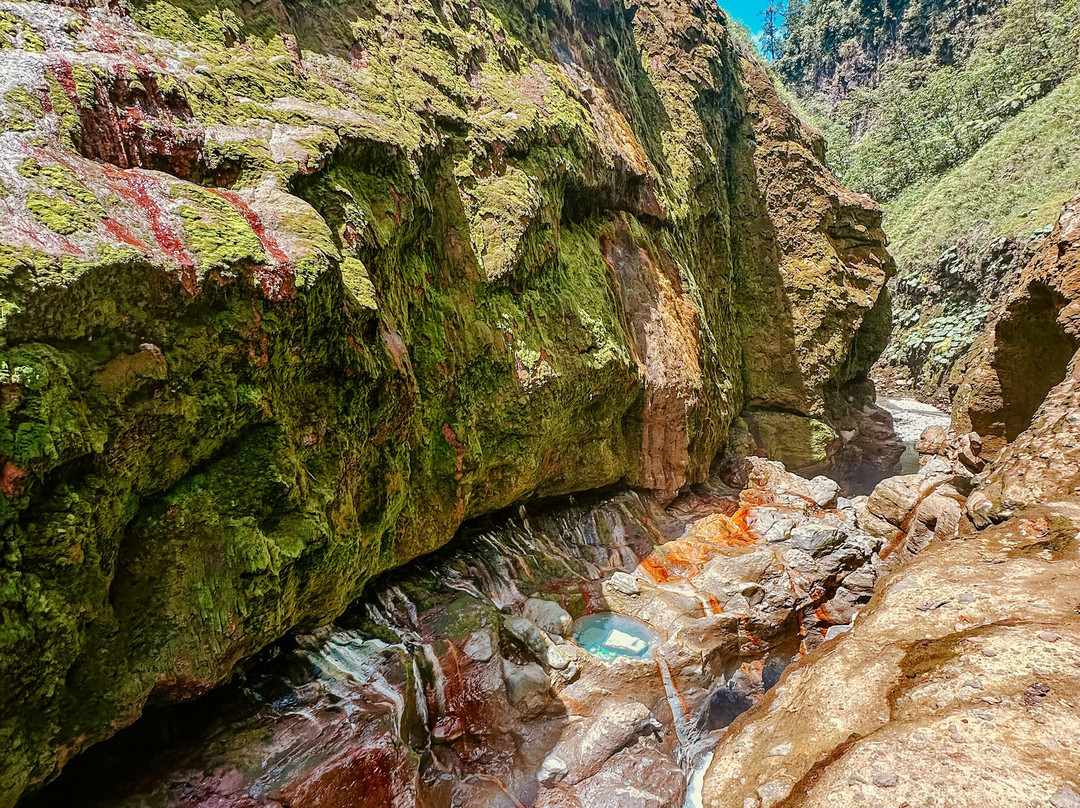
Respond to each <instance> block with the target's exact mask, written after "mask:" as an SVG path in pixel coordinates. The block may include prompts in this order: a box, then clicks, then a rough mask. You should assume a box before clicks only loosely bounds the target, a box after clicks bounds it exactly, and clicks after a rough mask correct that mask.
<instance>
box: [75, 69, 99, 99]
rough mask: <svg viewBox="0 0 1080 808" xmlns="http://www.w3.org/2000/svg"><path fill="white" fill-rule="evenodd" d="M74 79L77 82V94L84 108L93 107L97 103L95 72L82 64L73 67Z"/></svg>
mask: <svg viewBox="0 0 1080 808" xmlns="http://www.w3.org/2000/svg"><path fill="white" fill-rule="evenodd" d="M71 74H72V79H73V81H74V82H75V93H76V94H77V95H78V97H79V102H80V103H81V104H82V105H83V106H93V105H95V104H96V103H97V80H96V78H95V75H94V71H93V70H91V69H90V68H89V67H86V66H85V65H82V64H78V63H76V64H73V65H72V66H71Z"/></svg>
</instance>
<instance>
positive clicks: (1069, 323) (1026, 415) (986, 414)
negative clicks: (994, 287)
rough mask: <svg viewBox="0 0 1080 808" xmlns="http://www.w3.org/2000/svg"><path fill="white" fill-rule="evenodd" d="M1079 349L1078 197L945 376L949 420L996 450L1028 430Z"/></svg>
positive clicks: (1071, 202)
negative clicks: (949, 392)
mask: <svg viewBox="0 0 1080 808" xmlns="http://www.w3.org/2000/svg"><path fill="white" fill-rule="evenodd" d="M1077 348H1080V197H1077V198H1075V199H1073V200H1072V201H1070V202H1069V203H1067V204H1066V205H1065V208H1064V210H1063V211H1062V214H1061V217H1060V218H1059V219H1058V222H1057V225H1056V226H1055V227H1054V231H1053V232H1052V233H1051V234H1050V236H1049V237H1048V238H1046V239H1044V240H1043V242H1042V244H1041V245H1040V247H1039V249H1038V251H1037V252H1036V253H1035V255H1034V257H1032V259H1031V261H1030V262H1029V263H1028V264H1027V266H1026V267H1024V269H1023V272H1022V273H1021V274H1020V277H1019V279H1018V280H1017V281H1015V283H1014V284H1013V286H1012V288H1011V290H1010V292H1009V294H1008V295H1007V296H1006V297H1005V298H1004V299H1003V300H1001V301H1000V303H999V304H998V307H997V310H996V311H995V312H994V314H993V316H992V318H991V321H990V324H989V326H988V327H987V328H986V329H985V330H984V332H983V333H982V335H981V336H980V337H979V339H978V340H977V341H976V343H975V345H974V347H973V348H972V349H971V351H970V352H969V353H968V355H967V356H966V357H965V358H964V360H963V361H962V362H960V363H958V364H957V366H956V368H955V369H954V371H953V373H952V377H951V380H950V382H951V383H950V387H951V388H952V391H953V421H954V423H955V424H956V425H957V427H958V428H960V429H962V430H964V431H966V430H969V429H973V430H975V431H976V432H978V433H979V434H980V435H982V436H983V438H984V440H986V441H987V442H988V445H989V446H990V448H991V449H1000V448H1001V447H1002V446H1004V445H1005V444H1006V443H1007V442H1009V441H1012V440H1014V439H1015V438H1017V437H1018V436H1019V435H1020V433H1021V432H1023V431H1024V430H1025V429H1027V428H1028V425H1029V424H1031V421H1032V416H1034V415H1035V411H1036V409H1038V408H1039V406H1040V405H1041V404H1042V403H1043V400H1044V399H1045V398H1046V396H1047V393H1049V392H1050V390H1051V388H1052V387H1054V386H1055V385H1057V384H1058V383H1059V382H1061V381H1063V379H1065V377H1066V375H1067V374H1066V371H1067V370H1068V368H1069V364H1070V361H1071V360H1072V358H1073V354H1074V353H1075V352H1076V350H1077Z"/></svg>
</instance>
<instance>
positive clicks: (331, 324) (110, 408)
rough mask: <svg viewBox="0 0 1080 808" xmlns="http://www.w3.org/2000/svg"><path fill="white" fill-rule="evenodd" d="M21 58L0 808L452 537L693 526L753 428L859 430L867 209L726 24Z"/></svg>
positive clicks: (774, 435) (256, 32)
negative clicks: (680, 496)
mask: <svg viewBox="0 0 1080 808" xmlns="http://www.w3.org/2000/svg"><path fill="white" fill-rule="evenodd" d="M0 39H2V42H3V45H4V47H3V48H0V98H2V99H3V100H2V104H0V119H2V130H3V134H2V135H0V209H2V215H0V268H2V271H0V297H2V306H0V318H2V322H0V344H2V360H3V362H2V365H0V368H2V373H3V379H2V382H3V384H2V386H0V393H2V397H3V405H4V406H3V415H2V418H0V452H2V454H3V457H2V458H0V469H2V472H0V491H2V494H3V496H2V497H0V529H2V533H0V536H2V539H0V549H2V552H0V685H2V687H0V748H2V749H3V750H4V751H3V754H2V756H0V805H10V804H11V803H12V802H13V801H14V800H15V799H16V798H17V797H18V795H19V794H20V793H22V792H23V791H24V790H25V789H26V788H28V787H31V786H33V785H35V784H38V783H41V782H43V781H44V780H46V779H48V778H50V777H51V776H53V775H54V773H55V772H56V771H58V769H59V768H60V767H62V766H63V765H64V764H65V762H66V761H67V760H69V759H70V758H71V757H72V756H73V755H76V754H77V753H78V752H79V751H80V750H82V749H84V748H86V747H87V746H88V745H90V744H93V743H95V742H96V741H98V740H100V739H102V738H104V737H107V736H108V735H110V734H112V733H113V732H115V731H116V730H117V729H119V728H120V727H123V726H125V725H127V724H129V723H131V722H132V721H134V720H135V718H136V717H137V716H138V715H139V714H140V712H141V710H142V709H143V707H144V706H145V705H146V704H148V703H150V704H162V703H167V702H171V701H177V700H181V699H186V698H191V697H194V696H196V695H199V694H201V693H204V692H206V691H207V690H208V689H210V688H212V687H214V686H215V685H217V684H219V683H220V682H222V681H223V680H225V679H226V678H227V677H228V676H229V675H230V672H231V671H232V670H233V668H234V666H235V665H236V664H237V663H239V662H240V661H241V660H243V659H244V658H245V657H247V656H249V655H251V654H252V653H253V652H255V651H257V650H258V649H260V648H262V647H263V646H265V645H266V644H267V643H269V642H272V641H274V640H275V639H277V638H279V637H282V636H283V635H285V634H287V633H288V632H290V631H294V630H297V629H301V628H312V627H315V626H319V625H321V624H324V623H326V622H327V621H328V620H330V619H332V618H333V617H334V616H335V615H337V614H339V613H340V612H341V611H342V610H343V609H344V607H345V606H346V605H347V604H348V603H349V602H350V601H351V600H353V599H355V598H356V597H357V596H358V594H359V593H360V592H361V590H362V589H363V587H364V585H365V583H366V582H367V581H368V580H369V579H370V578H371V577H372V576H374V575H376V574H378V573H380V572H382V571H385V570H387V569H389V568H391V567H394V566H396V565H399V564H401V563H403V562H404V561H406V560H408V559H411V558H414V557H416V556H417V555H420V554H422V553H425V552H429V551H431V550H433V549H434V548H436V547H438V546H440V545H442V544H443V543H445V542H446V541H447V540H448V539H449V538H450V537H451V536H452V535H453V534H454V531H455V530H456V529H457V527H458V526H459V525H460V524H461V523H462V521H463V520H465V519H468V518H470V517H475V516H478V515H481V514H485V513H488V512H491V511H493V510H496V509H499V508H503V507H506V506H508V505H510V504H512V503H516V502H520V501H523V500H526V499H530V498H536V497H542V496H548V495H554V494H560V493H566V492H572V491H580V490H586V489H593V488H599V487H603V486H607V485H610V484H613V483H617V482H620V481H621V482H623V483H626V484H629V485H631V486H636V487H639V488H642V489H647V490H650V491H652V492H655V494H656V495H657V497H658V498H659V499H660V500H661V501H667V500H670V499H671V497H672V496H674V494H675V493H676V492H677V491H678V490H679V489H680V488H682V487H684V486H686V485H687V484H689V483H692V482H695V481H699V480H702V479H703V478H704V477H705V475H706V474H707V472H708V469H709V465H710V463H711V462H712V461H713V459H714V457H715V456H716V455H717V454H718V453H719V452H721V451H722V450H723V447H724V446H725V444H726V442H727V441H728V437H729V435H728V432H729V426H730V425H731V423H732V421H733V419H735V418H736V417H737V416H738V415H739V413H740V412H741V411H743V410H744V408H745V409H748V410H750V411H751V412H752V413H753V416H754V417H753V418H751V419H750V421H751V423H752V424H755V423H757V424H760V423H767V424H768V425H769V429H768V430H759V434H757V435H755V436H754V437H755V439H756V440H758V441H759V442H760V443H761V444H763V445H764V448H765V450H766V451H770V446H773V447H775V446H778V445H779V444H780V443H781V442H782V444H783V449H784V452H785V459H787V460H788V461H789V462H791V463H792V464H793V465H808V464H815V463H819V464H820V463H825V462H827V461H828V460H829V458H830V456H831V455H833V454H835V453H836V452H838V451H841V450H843V449H844V447H843V445H842V444H843V443H844V441H845V440H849V439H852V438H853V436H857V434H858V423H857V419H858V417H859V414H860V412H861V411H862V408H863V406H864V405H865V404H866V402H867V399H868V397H869V394H870V388H869V387H868V383H867V380H866V375H867V372H868V370H869V367H870V365H871V364H872V362H873V361H874V360H875V358H876V356H877V354H878V353H879V352H880V350H881V349H882V347H883V346H884V343H885V339H886V337H887V332H888V322H889V310H888V296H887V295H882V294H881V291H882V288H883V285H884V283H885V281H886V279H887V277H888V275H889V273H890V271H891V260H890V259H889V257H888V255H887V254H886V253H885V251H884V248H883V235H882V232H881V229H880V213H879V211H878V210H877V208H876V207H875V206H874V205H873V203H872V202H871V201H870V200H869V199H868V198H866V197H864V196H861V195H858V194H854V193H851V192H849V191H847V190H845V189H843V188H842V187H840V186H839V185H838V184H837V182H836V181H835V180H834V179H833V178H832V176H831V175H830V174H829V173H828V172H827V171H826V170H825V169H824V167H823V165H822V160H823V144H822V142H821V140H820V138H818V137H817V136H816V135H814V134H813V133H812V132H811V131H810V130H808V129H806V128H805V127H804V126H803V125H802V124H801V123H800V122H799V121H798V119H797V118H796V117H795V116H794V115H792V114H791V113H790V112H789V111H788V110H787V109H786V108H785V106H784V105H783V103H782V102H781V101H780V100H779V98H778V97H777V96H776V94H775V92H774V90H773V89H772V86H771V84H770V82H769V81H768V79H767V77H766V76H765V75H764V73H763V72H762V71H761V69H760V68H759V66H758V65H757V64H756V63H755V62H753V61H752V60H748V59H746V58H743V57H742V56H741V55H740V53H739V52H738V50H737V49H736V48H735V47H734V46H733V44H732V42H731V40H730V39H729V37H728V33H727V31H726V29H725V21H724V18H723V16H722V14H721V12H720V11H719V10H718V9H717V8H716V6H715V4H714V3H712V2H711V0H675V1H674V2H672V0H664V2H655V1H653V0H645V1H644V2H636V3H624V2H621V1H620V0H616V2H609V1H608V0H573V1H571V0H559V1H558V2H539V3H538V2H535V0H532V1H530V0H525V1H524V2H513V1H512V0H483V2H458V1H457V0H436V2H429V0H355V1H354V2H348V1H347V0H343V1H342V2H329V3H299V2H291V0H263V2H258V3H253V2H250V0H243V2H233V1H232V0H221V2H214V1H213V0H209V1H208V0H192V1H191V2H188V1H187V0H176V2H175V3H167V2H160V1H159V2H142V1H140V0H132V1H131V2H127V3H124V2H111V1H110V2H107V3H106V2H104V0H102V2H82V3H80V2H66V3H53V4H44V3H5V4H3V5H2V6H0ZM841 453H842V454H844V455H845V456H846V455H847V452H846V451H841Z"/></svg>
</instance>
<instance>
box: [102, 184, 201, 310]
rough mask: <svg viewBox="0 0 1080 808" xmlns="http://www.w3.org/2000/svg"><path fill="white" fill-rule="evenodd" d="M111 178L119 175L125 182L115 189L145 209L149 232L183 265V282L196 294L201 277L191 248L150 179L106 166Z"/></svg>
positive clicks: (162, 248)
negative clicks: (157, 194)
mask: <svg viewBox="0 0 1080 808" xmlns="http://www.w3.org/2000/svg"><path fill="white" fill-rule="evenodd" d="M105 171H106V174H107V175H109V176H110V177H115V176H117V175H119V176H120V177H122V178H123V180H124V181H123V183H119V182H118V183H116V184H115V185H114V188H115V190H116V192H117V193H118V194H119V195H120V196H121V197H123V198H124V200H125V201H127V202H130V203H131V204H132V205H134V206H135V207H136V208H137V209H139V210H141V211H144V212H145V213H146V215H147V218H148V219H149V221H150V232H151V233H153V235H154V240H155V241H156V242H157V244H158V246H159V247H160V248H161V250H162V252H164V253H165V254H166V255H168V256H169V257H170V258H172V259H173V260H174V261H176V263H177V264H178V265H179V266H180V283H181V285H182V286H183V287H184V289H186V290H187V292H188V294H190V295H192V296H194V295H195V294H196V293H197V292H198V291H199V284H198V279H197V278H196V276H195V262H194V261H193V260H192V258H191V256H190V255H189V254H188V251H187V250H186V249H185V248H184V245H183V242H181V241H180V236H179V234H177V232H176V228H174V227H173V224H172V217H171V216H170V215H169V213H168V211H166V210H165V209H164V208H163V207H161V205H159V204H158V203H157V200H155V199H154V197H153V195H152V193H151V188H150V181H149V180H148V178H147V177H146V176H145V175H143V174H141V173H136V172H134V171H123V170H121V169H118V168H111V167H106V168H105Z"/></svg>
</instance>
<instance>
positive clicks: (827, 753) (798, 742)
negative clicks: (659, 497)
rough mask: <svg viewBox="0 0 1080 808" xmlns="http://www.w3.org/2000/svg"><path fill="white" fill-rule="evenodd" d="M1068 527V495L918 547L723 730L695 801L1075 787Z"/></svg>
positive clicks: (971, 798) (1046, 801)
mask: <svg viewBox="0 0 1080 808" xmlns="http://www.w3.org/2000/svg"><path fill="white" fill-rule="evenodd" d="M1047 524H1052V525H1054V528H1053V530H1054V531H1057V533H1055V534H1054V535H1046V536H1044V537H1043V538H1042V539H1039V538H1034V541H1036V542H1041V544H1040V545H1039V546H1041V547H1042V548H1043V549H1042V550H1038V551H1036V550H1037V548H1036V547H1032V541H1033V537H1037V536H1038V534H1039V533H1040V532H1041V531H1043V530H1045V529H1046V528H1045V525H1047ZM1077 532H1080V501H1077V500H1072V501H1065V502H1054V503H1050V504H1046V505H1042V506H1038V507H1036V508H1033V509H1031V510H1028V511H1025V512H1023V513H1021V514H1018V515H1017V516H1015V517H1013V518H1012V519H1011V520H1009V521H1008V522H1006V523H1004V524H1002V525H999V526H997V527H994V528H991V529H989V530H986V531H983V532H982V533H980V534H978V535H977V536H975V537H973V538H970V539H969V540H967V541H963V542H944V543H937V544H932V545H930V546H929V547H927V548H926V549H925V550H923V551H922V552H921V553H920V554H919V555H918V556H916V557H914V558H913V559H912V560H911V561H910V562H909V563H908V565H907V566H906V567H904V568H903V569H902V570H900V571H899V572H897V573H896V576H894V578H893V579H892V581H893V583H892V585H891V586H890V587H889V589H888V590H887V591H884V592H881V593H879V594H878V595H877V596H875V598H874V600H873V601H872V602H871V603H870V605H869V606H868V607H866V608H865V609H864V610H863V612H862V613H861V614H860V616H859V619H858V620H857V621H856V622H855V624H854V626H853V627H852V628H851V629H850V630H848V631H846V632H844V633H842V634H840V635H839V636H838V637H835V638H834V641H833V642H832V643H827V644H825V645H823V646H822V647H821V648H819V650H818V651H817V652H815V653H813V654H810V655H808V656H806V657H804V658H803V659H802V660H800V661H799V662H797V663H796V664H795V665H793V666H792V667H791V668H789V669H788V671H787V672H786V673H785V674H784V675H783V676H782V677H781V680H780V682H779V684H778V685H777V686H776V687H774V688H773V689H772V690H771V691H769V693H768V694H767V695H766V696H765V699H764V701H763V703H762V704H760V705H759V706H758V707H757V708H756V709H755V710H753V711H752V712H750V713H747V714H746V715H745V716H743V718H741V719H740V720H738V721H737V722H736V723H735V724H734V725H733V726H732V727H731V729H730V730H729V731H728V733H727V734H726V735H725V736H724V737H723V738H722V739H721V741H720V744H719V746H718V747H717V750H716V753H715V755H714V756H713V760H712V764H711V766H710V768H709V770H708V772H707V773H706V776H705V782H704V789H703V791H704V793H703V804H704V805H707V806H710V808H745V806H748V805H754V806H764V805H773V804H776V803H777V802H778V801H782V800H784V799H788V798H789V797H790V799H791V802H790V804H791V805H793V806H794V805H797V806H799V808H825V807H826V806H833V805H860V804H866V805H872V804H881V805H887V806H900V805H943V804H948V805H953V806H956V807H957V808H982V807H983V806H988V805H1019V804H1026V803H1032V804H1035V803H1037V804H1040V805H1053V804H1054V800H1058V801H1059V802H1060V801H1063V800H1066V799H1068V798H1069V791H1070V790H1075V789H1076V787H1077V784H1078V783H1077V780H1076V765H1075V750H1074V749H1073V747H1072V745H1071V743H1069V744H1067V743H1065V741H1066V740H1067V739H1069V738H1074V737H1076V736H1077V735H1078V734H1080V715H1078V714H1077V712H1076V710H1075V709H1073V694H1075V693H1076V692H1077V689H1078V688H1080V615H1078V614H1077V611H1076V587H1075V581H1076V580H1077V579H1078V576H1080V554H1078V553H1077V551H1076V543H1075V541H1074V542H1073V543H1072V544H1061V543H1059V542H1058V541H1057V540H1056V539H1055V536H1056V535H1061V536H1065V535H1068V536H1070V537H1072V536H1074V535H1075V534H1076V533H1077ZM1024 548H1027V549H1024ZM1051 548H1053V549H1051ZM1033 593H1037V594H1033ZM1048 627H1052V631H1049V630H1048ZM853 671H857V675H853V673H852V672H853ZM778 749H783V750H784V751H785V752H786V753H785V754H783V755H779V754H775V750H778ZM796 789H797V790H796ZM1062 795H1064V796H1062ZM785 804H787V803H785Z"/></svg>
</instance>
